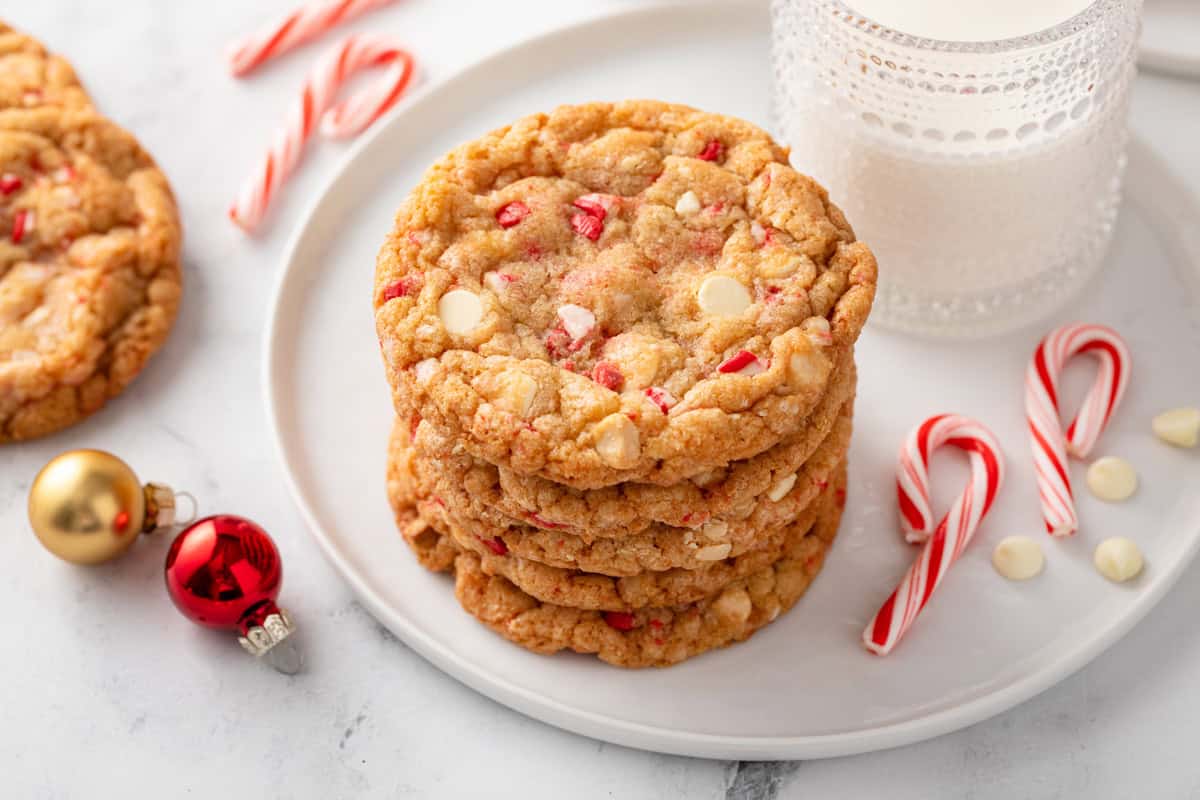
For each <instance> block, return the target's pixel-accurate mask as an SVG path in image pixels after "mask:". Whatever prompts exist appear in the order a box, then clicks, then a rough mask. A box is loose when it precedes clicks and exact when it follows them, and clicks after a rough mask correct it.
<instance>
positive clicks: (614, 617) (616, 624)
mask: <svg viewBox="0 0 1200 800" xmlns="http://www.w3.org/2000/svg"><path fill="white" fill-rule="evenodd" d="M604 621H605V622H607V623H608V627H610V628H616V629H617V630H619V631H631V630H633V614H630V613H629V612H628V611H605V612H604Z"/></svg>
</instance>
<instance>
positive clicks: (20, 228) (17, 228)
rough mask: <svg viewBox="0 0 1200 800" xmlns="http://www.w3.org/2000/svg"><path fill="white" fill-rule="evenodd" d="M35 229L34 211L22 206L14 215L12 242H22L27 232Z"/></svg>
mask: <svg viewBox="0 0 1200 800" xmlns="http://www.w3.org/2000/svg"><path fill="white" fill-rule="evenodd" d="M32 230H33V212H32V211H30V210H29V209H26V208H22V209H21V210H20V211H18V212H17V213H16V214H14V215H13V224H12V243H13V244H20V243H21V240H22V239H24V238H25V234H27V233H29V232H30V231H32Z"/></svg>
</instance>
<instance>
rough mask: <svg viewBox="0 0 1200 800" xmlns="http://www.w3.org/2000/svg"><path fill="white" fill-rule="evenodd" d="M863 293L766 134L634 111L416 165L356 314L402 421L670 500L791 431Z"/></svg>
mask: <svg viewBox="0 0 1200 800" xmlns="http://www.w3.org/2000/svg"><path fill="white" fill-rule="evenodd" d="M875 279H876V268H875V260H874V258H873V257H872V255H871V252H870V250H868V249H867V247H866V246H865V245H863V244H862V243H860V242H857V241H855V238H854V234H853V231H852V230H851V228H850V226H849V224H848V223H847V222H846V220H845V218H844V217H843V216H842V213H841V212H840V211H839V210H838V209H837V207H836V206H834V205H833V204H831V203H830V202H829V200H828V197H827V195H826V193H825V190H824V189H822V188H821V187H820V186H818V185H817V184H816V183H815V182H814V181H813V180H811V179H810V178H808V177H806V176H804V175H801V174H800V173H798V172H796V171H795V170H794V169H792V168H791V167H790V166H789V165H788V163H787V152H786V150H785V149H783V148H782V147H780V146H779V145H777V144H775V142H773V141H772V140H771V138H770V137H769V136H768V135H767V134H766V133H765V132H763V131H762V130H760V129H758V128H756V127H754V126H753V125H750V124H748V123H746V122H742V121H740V120H736V119H732V118H729V117H724V116H720V115H716V114H707V113H703V112H700V111H696V110H694V109H690V108H686V107H683V106H675V105H668V104H665V103H657V102H650V101H634V102H626V103H618V104H602V103H596V104H591V105H584V106H570V107H563V108H560V109H558V110H556V111H555V112H553V113H552V114H549V115H545V114H539V115H534V116H531V117H527V118H525V119H523V120H520V121H518V122H517V123H515V124H513V125H511V126H509V127H506V128H502V129H500V130H497V131H494V132H493V133H491V134H489V135H487V136H485V137H483V138H482V139H479V140H477V141H475V142H472V143H470V144H467V145H464V146H462V147H459V148H458V149H456V150H454V151H452V152H451V153H450V154H449V155H447V156H446V157H445V158H443V159H442V160H441V161H439V162H438V163H437V164H435V165H434V166H433V167H432V168H430V170H429V171H428V172H427V173H426V175H425V177H424V179H423V180H422V182H421V183H420V185H418V186H417V188H416V189H415V190H414V191H413V192H412V194H411V195H410V197H409V198H408V199H407V200H406V201H405V202H404V204H403V205H402V206H401V208H400V210H399V212H398V214H397V217H396V222H395V227H394V229H393V231H392V233H391V234H390V235H389V237H388V239H387V241H386V242H385V244H384V246H383V248H382V250H381V251H380V254H379V258H378V263H377V268H376V278H375V296H374V302H375V309H376V327H377V331H378V334H379V339H380V344H381V349H382V352H383V356H384V361H385V365H386V369H387V374H388V377H389V380H390V382H391V385H392V388H393V393H394V397H395V401H396V405H397V410H398V411H400V412H402V413H408V412H416V413H417V414H418V415H419V416H420V417H421V418H422V419H424V420H428V421H429V422H431V423H432V424H434V425H435V426H437V427H439V428H441V429H443V430H444V431H446V433H447V434H448V435H449V436H452V437H454V438H456V439H459V440H461V442H462V445H463V447H464V448H465V449H466V450H467V451H468V452H470V453H471V454H472V455H474V456H476V457H478V458H481V459H484V460H486V461H489V462H491V463H494V464H499V465H502V466H505V467H508V468H510V469H511V470H512V471H514V472H516V473H519V474H527V475H538V476H541V477H544V478H548V479H550V480H553V481H557V482H560V483H564V484H568V485H570V486H573V487H575V488H580V489H593V488H598V487H602V486H610V485H613V484H616V483H620V482H623V481H641V482H649V483H655V484H660V485H669V484H673V483H676V482H678V481H680V480H682V479H685V478H689V477H692V476H695V475H699V474H702V473H704V472H705V471H706V470H710V469H713V468H720V467H724V466H725V465H727V464H728V463H730V462H731V461H735V460H739V459H746V458H750V457H752V456H755V455H758V454H759V453H761V452H763V451H764V450H766V449H768V448H770V447H772V446H774V445H776V444H778V443H779V442H781V441H783V440H785V439H787V438H788V437H790V436H793V435H795V431H796V421H797V420H802V419H804V418H806V417H807V416H808V415H809V414H810V413H811V412H812V410H813V409H814V408H816V407H817V405H818V404H819V403H820V401H821V398H822V397H823V396H824V395H825V394H826V391H827V388H828V385H829V382H830V377H831V374H832V373H833V372H834V365H835V364H838V363H839V362H841V361H842V360H843V359H844V358H845V357H846V356H847V355H848V353H849V352H850V349H851V347H852V346H853V344H854V341H855V340H856V339H857V337H858V334H859V332H860V330H861V329H862V326H863V324H864V323H865V321H866V318H867V314H868V312H869V310H870V306H871V302H872V299H873V297H874V291H875Z"/></svg>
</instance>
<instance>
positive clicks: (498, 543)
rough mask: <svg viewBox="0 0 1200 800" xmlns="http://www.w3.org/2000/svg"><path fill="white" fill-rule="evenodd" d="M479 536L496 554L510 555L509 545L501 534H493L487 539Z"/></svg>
mask: <svg viewBox="0 0 1200 800" xmlns="http://www.w3.org/2000/svg"><path fill="white" fill-rule="evenodd" d="M477 538H478V539H479V541H481V542H483V544H484V546H485V547H487V549H488V550H491V551H492V552H493V553H495V554H496V555H498V556H506V555H508V545H506V544H505V543H504V540H503V539H501V538H500V537H499V536H493V537H492V538H490V539H485V538H484V537H482V536H479V537H477Z"/></svg>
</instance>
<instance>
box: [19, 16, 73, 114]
mask: <svg viewBox="0 0 1200 800" xmlns="http://www.w3.org/2000/svg"><path fill="white" fill-rule="evenodd" d="M91 104H92V102H91V100H90V99H89V98H88V96H87V93H86V92H85V91H84V90H83V87H82V86H80V85H79V79H78V78H76V77H75V70H74V69H72V68H71V65H70V64H68V63H67V62H66V61H65V60H64V59H61V58H59V57H58V56H55V55H51V54H50V53H48V52H46V48H44V47H42V45H41V43H39V42H38V41H37V40H36V39H33V38H31V37H29V36H26V35H25V34H23V33H18V32H17V31H15V30H13V29H12V28H10V27H9V26H7V25H5V24H4V23H3V22H0V111H2V110H5V109H11V108H34V107H37V106H56V107H59V108H73V109H85V108H90V107H91Z"/></svg>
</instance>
